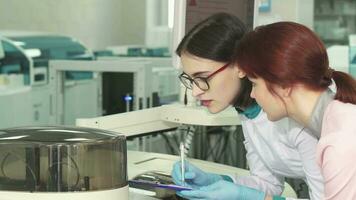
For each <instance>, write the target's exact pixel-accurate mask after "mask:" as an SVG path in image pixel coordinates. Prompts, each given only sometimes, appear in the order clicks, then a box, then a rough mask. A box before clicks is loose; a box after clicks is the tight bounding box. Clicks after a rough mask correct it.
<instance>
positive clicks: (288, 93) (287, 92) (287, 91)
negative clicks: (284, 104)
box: [282, 87, 293, 97]
mask: <svg viewBox="0 0 356 200" xmlns="http://www.w3.org/2000/svg"><path fill="white" fill-rule="evenodd" d="M292 91H293V88H292V87H285V88H283V89H282V96H283V97H290V96H291V94H292Z"/></svg>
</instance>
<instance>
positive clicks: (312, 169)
mask: <svg viewBox="0 0 356 200" xmlns="http://www.w3.org/2000/svg"><path fill="white" fill-rule="evenodd" d="M240 119H241V123H242V129H243V134H244V137H245V141H244V144H245V148H246V150H247V155H246V157H247V161H248V164H249V167H250V176H244V177H234V181H235V183H237V184H242V185H246V186H249V187H252V188H256V189H259V190H262V191H265V192H267V193H268V194H271V195H279V194H281V193H282V191H283V189H284V178H285V177H290V178H299V179H303V180H304V181H305V182H306V183H307V185H308V187H309V195H310V198H311V199H312V200H319V199H323V197H324V186H323V185H324V184H323V178H322V175H321V171H320V168H319V166H318V165H317V162H316V147H317V143H318V140H317V139H316V138H315V137H313V136H312V135H311V134H309V133H308V130H306V129H303V127H301V126H300V125H298V124H297V123H296V122H295V121H293V120H291V119H289V118H284V119H282V120H280V121H277V122H271V121H269V120H268V119H267V115H266V113H265V112H263V111H261V112H260V113H259V114H258V116H257V117H256V118H254V119H248V118H246V117H245V116H243V115H241V114H240ZM287 199H289V198H287Z"/></svg>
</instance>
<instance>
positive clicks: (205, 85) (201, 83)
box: [179, 63, 230, 91]
mask: <svg viewBox="0 0 356 200" xmlns="http://www.w3.org/2000/svg"><path fill="white" fill-rule="evenodd" d="M229 65H230V63H227V64H225V65H224V66H222V67H220V68H219V69H218V70H216V71H215V72H213V73H212V74H210V75H209V76H207V77H195V78H190V77H189V76H188V75H187V74H185V73H184V72H183V73H182V74H181V75H179V80H180V81H181V82H182V83H183V85H184V86H185V87H186V88H188V89H193V83H194V84H195V85H196V86H197V87H198V88H199V89H201V90H203V91H207V90H209V88H210V86H209V82H208V81H209V79H211V78H212V77H213V76H214V75H216V74H217V73H219V72H221V71H224V69H226V68H227V67H228V66H229Z"/></svg>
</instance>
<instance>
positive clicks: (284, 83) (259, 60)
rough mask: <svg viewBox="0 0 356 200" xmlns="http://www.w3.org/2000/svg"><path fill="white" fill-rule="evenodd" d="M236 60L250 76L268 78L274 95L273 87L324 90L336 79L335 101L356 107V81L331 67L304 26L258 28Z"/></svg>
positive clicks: (285, 24) (283, 24) (319, 44)
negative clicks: (298, 86) (302, 87)
mask: <svg viewBox="0 0 356 200" xmlns="http://www.w3.org/2000/svg"><path fill="white" fill-rule="evenodd" d="M234 61H235V63H237V64H238V66H239V67H240V69H241V70H243V71H244V72H245V73H246V75H247V76H248V77H252V78H256V77H260V78H262V79H264V80H265V82H266V83H267V87H268V89H269V90H270V91H271V92H272V93H274V91H273V87H272V86H273V85H279V86H281V87H292V86H293V85H295V84H302V85H304V86H305V87H307V88H308V89H311V90H314V91H323V90H325V89H327V88H328V86H329V85H330V84H331V83H332V81H331V78H333V79H334V81H335V84H336V87H337V93H336V95H335V99H337V100H339V101H342V102H345V103H353V104H356V80H355V79H353V78H352V77H351V76H350V75H348V74H346V73H343V72H340V71H332V70H331V69H330V68H329V60H328V55H327V52H326V49H325V46H324V45H323V43H322V41H321V40H320V39H319V37H318V36H317V35H316V34H314V33H313V31H311V30H310V29H309V28H307V27H305V26H303V25H301V24H298V23H294V22H277V23H273V24H269V25H264V26H260V27H257V28H256V29H255V30H254V31H251V32H249V33H247V34H246V35H245V36H244V38H243V39H242V40H241V42H240V43H239V44H238V46H237V47H236V52H235V57H234Z"/></svg>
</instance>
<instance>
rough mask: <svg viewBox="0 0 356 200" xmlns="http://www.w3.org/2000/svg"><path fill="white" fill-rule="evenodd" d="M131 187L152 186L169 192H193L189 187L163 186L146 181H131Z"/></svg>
mask: <svg viewBox="0 0 356 200" xmlns="http://www.w3.org/2000/svg"><path fill="white" fill-rule="evenodd" d="M129 185H130V186H134V185H146V186H150V187H155V188H163V189H169V190H174V191H183V190H192V188H190V187H187V186H181V185H175V184H162V183H159V182H155V181H146V180H129Z"/></svg>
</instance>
